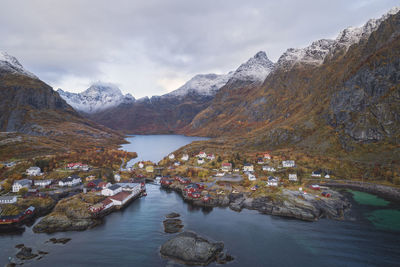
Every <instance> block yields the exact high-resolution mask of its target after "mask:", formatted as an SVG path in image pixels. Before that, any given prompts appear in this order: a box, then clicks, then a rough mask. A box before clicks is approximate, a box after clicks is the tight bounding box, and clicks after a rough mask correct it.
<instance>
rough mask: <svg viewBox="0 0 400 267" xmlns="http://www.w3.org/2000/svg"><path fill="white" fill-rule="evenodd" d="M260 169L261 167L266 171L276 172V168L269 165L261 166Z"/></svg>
mask: <svg viewBox="0 0 400 267" xmlns="http://www.w3.org/2000/svg"><path fill="white" fill-rule="evenodd" d="M262 169H263V171H267V172H276V169H275V168H274V167H271V166H263V167H262Z"/></svg>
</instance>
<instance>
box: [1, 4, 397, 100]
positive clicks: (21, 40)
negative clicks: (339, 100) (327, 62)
mask: <svg viewBox="0 0 400 267" xmlns="http://www.w3.org/2000/svg"><path fill="white" fill-rule="evenodd" d="M396 4H397V1H392V0H364V1H361V0H353V1H347V0H336V1H327V0H312V1H311V0H306V1H296V0H280V1H265V0H255V1H243V0H229V1H224V0H202V1H188V0H168V1H164V0H157V1H156V0H146V1H132V0H129V1H128V0H118V1H108V0H68V1H66V0H60V1H52V0H25V1H15V0H3V1H2V4H1V9H0V25H1V27H0V36H1V37H2V38H1V44H0V51H1V50H3V51H7V52H8V53H9V54H11V55H14V56H16V57H17V58H18V59H19V60H20V61H21V63H22V64H23V65H24V66H25V67H26V68H27V69H29V70H30V71H32V72H34V73H35V74H36V75H38V76H39V77H40V78H41V79H42V80H44V81H45V82H47V83H49V84H50V85H52V86H53V87H55V88H58V87H61V88H63V89H64V90H68V91H74V92H80V91H83V90H84V89H86V88H87V87H88V86H89V84H90V83H91V82H94V81H97V80H102V81H105V82H112V83H115V84H118V85H119V86H120V87H121V89H122V90H123V91H124V92H125V93H128V92H129V93H131V94H132V95H134V96H135V97H137V98H138V97H143V96H146V95H160V94H163V93H166V92H167V91H170V90H173V89H175V88H176V87H178V86H179V85H182V84H183V83H184V82H185V81H186V80H188V79H190V78H191V77H192V76H194V75H195V74H198V73H210V72H216V73H226V72H228V71H230V70H234V69H235V68H237V66H238V65H240V64H241V63H242V62H244V61H246V60H247V59H248V58H249V57H251V56H253V55H254V54H255V53H256V52H258V51H260V50H264V51H266V52H267V55H268V56H269V57H270V58H271V60H273V61H276V60H277V59H278V58H279V56H280V55H281V54H282V53H283V52H284V51H285V50H286V49H287V48H289V47H304V46H306V45H308V44H309V43H311V42H312V41H314V40H317V39H321V38H335V37H336V35H337V34H338V33H339V31H340V30H342V29H344V28H346V27H348V26H360V25H361V24H363V23H365V22H366V21H367V20H368V19H369V18H374V17H375V18H376V17H380V16H381V15H382V14H383V13H385V12H387V11H388V10H389V9H390V8H391V7H393V6H395V5H396Z"/></svg>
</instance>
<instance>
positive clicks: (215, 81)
mask: <svg viewBox="0 0 400 267" xmlns="http://www.w3.org/2000/svg"><path fill="white" fill-rule="evenodd" d="M231 76H232V73H231V72H230V73H228V74H221V75H218V74H212V73H211V74H198V75H196V76H194V77H193V78H192V79H190V80H189V81H188V82H186V83H185V84H184V85H182V86H181V87H179V88H178V89H176V90H174V91H172V92H170V93H168V94H165V95H163V96H168V97H176V96H185V95H187V94H189V93H196V94H199V95H205V96H212V95H215V94H216V93H217V91H218V90H219V89H220V88H221V87H222V86H224V85H225V84H226V83H227V82H228V80H229V79H230V77H231Z"/></svg>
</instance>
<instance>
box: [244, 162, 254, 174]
mask: <svg viewBox="0 0 400 267" xmlns="http://www.w3.org/2000/svg"><path fill="white" fill-rule="evenodd" d="M243 171H245V172H253V171H254V166H253V165H252V164H249V163H246V164H244V166H243Z"/></svg>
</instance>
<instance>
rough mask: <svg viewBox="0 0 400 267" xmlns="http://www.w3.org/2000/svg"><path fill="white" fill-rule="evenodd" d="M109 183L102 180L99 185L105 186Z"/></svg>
mask: <svg viewBox="0 0 400 267" xmlns="http://www.w3.org/2000/svg"><path fill="white" fill-rule="evenodd" d="M107 184H108V183H107V182H101V183H99V184H98V185H97V186H98V187H105V186H106V185H107Z"/></svg>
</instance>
